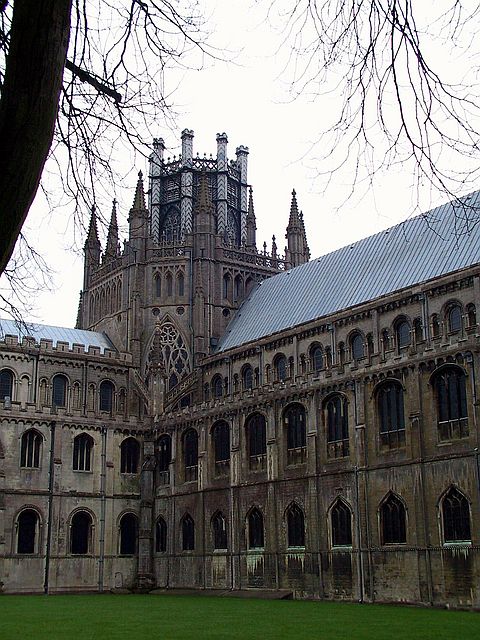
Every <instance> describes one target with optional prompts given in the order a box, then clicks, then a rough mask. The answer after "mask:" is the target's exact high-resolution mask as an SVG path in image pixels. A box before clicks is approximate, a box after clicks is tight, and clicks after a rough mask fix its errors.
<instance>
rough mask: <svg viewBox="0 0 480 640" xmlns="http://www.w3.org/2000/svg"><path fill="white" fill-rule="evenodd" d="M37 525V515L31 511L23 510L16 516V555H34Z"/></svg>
mask: <svg viewBox="0 0 480 640" xmlns="http://www.w3.org/2000/svg"><path fill="white" fill-rule="evenodd" d="M37 524H38V514H37V513H36V512H35V511H33V510H32V509H25V511H22V513H21V514H20V515H19V516H18V536H17V553H35V551H36V549H35V537H36V535H37Z"/></svg>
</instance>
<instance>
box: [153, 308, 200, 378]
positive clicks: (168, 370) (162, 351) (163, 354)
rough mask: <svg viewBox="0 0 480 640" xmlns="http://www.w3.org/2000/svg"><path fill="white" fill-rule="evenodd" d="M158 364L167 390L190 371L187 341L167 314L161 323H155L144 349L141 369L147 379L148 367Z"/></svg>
mask: <svg viewBox="0 0 480 640" xmlns="http://www.w3.org/2000/svg"><path fill="white" fill-rule="evenodd" d="M153 365H155V366H160V367H161V368H163V369H164V370H165V374H166V376H167V379H168V380H169V390H171V389H173V387H174V386H176V384H178V383H179V382H180V381H181V380H182V379H183V378H185V377H186V376H187V375H188V374H189V373H190V372H191V358H190V352H189V349H188V343H187V341H186V339H185V336H184V335H183V333H182V331H181V330H180V329H179V327H178V326H177V324H176V323H175V322H174V321H173V320H172V319H171V317H170V316H169V315H168V314H167V315H165V317H164V318H163V319H162V322H161V323H157V324H156V325H155V328H154V330H153V331H152V334H151V336H150V339H149V340H148V343H147V348H146V349H145V359H144V362H143V371H144V375H145V378H147V379H148V377H149V374H150V368H151V367H152V366H153Z"/></svg>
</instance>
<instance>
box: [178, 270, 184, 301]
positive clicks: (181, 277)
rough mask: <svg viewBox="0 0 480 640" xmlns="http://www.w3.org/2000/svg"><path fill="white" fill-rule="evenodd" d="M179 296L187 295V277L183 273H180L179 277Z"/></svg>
mask: <svg viewBox="0 0 480 640" xmlns="http://www.w3.org/2000/svg"><path fill="white" fill-rule="evenodd" d="M177 295H179V296H184V295H185V277H184V275H183V273H179V274H178V276H177Z"/></svg>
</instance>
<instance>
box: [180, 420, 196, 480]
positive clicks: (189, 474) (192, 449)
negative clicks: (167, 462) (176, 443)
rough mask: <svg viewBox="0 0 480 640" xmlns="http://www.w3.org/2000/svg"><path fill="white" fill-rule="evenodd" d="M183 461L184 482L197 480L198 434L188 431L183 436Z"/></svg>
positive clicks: (191, 430) (192, 430)
mask: <svg viewBox="0 0 480 640" xmlns="http://www.w3.org/2000/svg"><path fill="white" fill-rule="evenodd" d="M183 459H184V463H185V482H189V481H190V480H196V479H197V473H198V434H197V432H196V431H195V429H188V430H187V431H185V433H184V436H183Z"/></svg>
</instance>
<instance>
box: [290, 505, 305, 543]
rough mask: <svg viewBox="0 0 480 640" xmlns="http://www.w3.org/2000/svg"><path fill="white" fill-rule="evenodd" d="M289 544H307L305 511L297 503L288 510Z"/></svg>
mask: <svg viewBox="0 0 480 640" xmlns="http://www.w3.org/2000/svg"><path fill="white" fill-rule="evenodd" d="M287 527H288V546H289V547H304V546H305V519H304V517H303V511H302V510H301V509H300V507H299V506H298V505H297V504H293V505H292V506H291V507H290V508H289V509H288V511H287Z"/></svg>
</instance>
